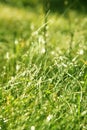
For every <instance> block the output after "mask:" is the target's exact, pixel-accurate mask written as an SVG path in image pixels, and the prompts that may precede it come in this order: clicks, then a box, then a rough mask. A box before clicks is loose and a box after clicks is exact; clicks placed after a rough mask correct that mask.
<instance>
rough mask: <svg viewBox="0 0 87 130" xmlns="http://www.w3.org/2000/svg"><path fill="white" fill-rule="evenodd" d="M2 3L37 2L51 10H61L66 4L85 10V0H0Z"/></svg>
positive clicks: (18, 4) (26, 4) (23, 5)
mask: <svg viewBox="0 0 87 130" xmlns="http://www.w3.org/2000/svg"><path fill="white" fill-rule="evenodd" d="M0 1H1V2H3V3H7V4H10V5H12V6H18V7H29V6H31V7H36V6H37V5H38V4H42V5H45V7H46V6H47V3H48V4H49V8H50V10H51V11H59V12H63V11H64V10H65V9H66V7H67V6H70V7H71V8H72V9H76V10H78V11H87V1H86V0H0Z"/></svg>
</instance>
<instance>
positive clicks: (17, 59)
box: [0, 5, 87, 130]
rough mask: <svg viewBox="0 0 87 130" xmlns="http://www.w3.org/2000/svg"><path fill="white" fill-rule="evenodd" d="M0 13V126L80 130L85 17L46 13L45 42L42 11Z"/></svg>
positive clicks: (85, 112)
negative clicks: (70, 46) (47, 15)
mask: <svg viewBox="0 0 87 130" xmlns="http://www.w3.org/2000/svg"><path fill="white" fill-rule="evenodd" d="M41 11H42V10H41ZM0 12H1V14H0V27H1V30H0V53H1V55H0V129H1V130H73V129H75V130H80V129H82V130H86V128H87V103H86V100H87V94H86V93H87V87H86V86H87V56H86V55H87V32H86V23H87V19H86V17H85V15H84V14H78V13H77V12H75V11H70V20H71V23H70V25H69V22H70V21H69V17H68V16H67V17H68V18H67V17H66V15H64V14H63V15H60V14H57V13H55V14H51V13H50V14H49V17H48V30H47V45H45V44H44V43H45V41H44V40H45V39H44V29H43V28H44V26H45V25H44V15H43V13H42V12H39V11H36V12H37V13H36V12H34V11H33V10H32V9H29V10H24V9H22V8H21V9H18V8H14V7H11V6H6V5H0ZM5 16H6V17H5ZM79 21H80V22H79ZM71 32H72V33H73V39H72V40H71V37H72V36H71ZM70 42H72V50H69V49H70V48H69V44H70Z"/></svg>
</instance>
